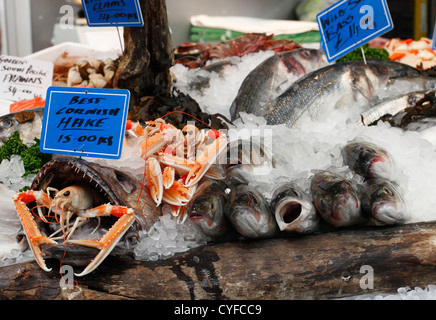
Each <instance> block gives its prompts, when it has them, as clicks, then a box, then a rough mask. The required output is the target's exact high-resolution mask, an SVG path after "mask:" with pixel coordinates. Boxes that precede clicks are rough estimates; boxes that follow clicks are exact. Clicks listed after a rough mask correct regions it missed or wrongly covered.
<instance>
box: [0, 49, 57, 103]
mask: <svg viewBox="0 0 436 320" xmlns="http://www.w3.org/2000/svg"><path fill="white" fill-rule="evenodd" d="M52 81H53V63H51V62H46V61H37V60H26V59H23V58H19V57H13V56H2V55H0V97H1V98H3V99H7V100H12V101H19V100H24V99H33V98H35V97H41V98H43V99H44V98H45V93H46V92H47V88H48V87H49V86H51V84H52Z"/></svg>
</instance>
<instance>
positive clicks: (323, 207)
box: [318, 199, 327, 211]
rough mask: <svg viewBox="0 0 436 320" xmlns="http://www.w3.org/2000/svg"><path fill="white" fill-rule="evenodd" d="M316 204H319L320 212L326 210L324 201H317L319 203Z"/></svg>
mask: <svg viewBox="0 0 436 320" xmlns="http://www.w3.org/2000/svg"><path fill="white" fill-rule="evenodd" d="M318 204H319V208H320V209H321V211H325V210H326V208H327V207H326V204H325V201H324V200H322V199H321V200H319V202H318Z"/></svg>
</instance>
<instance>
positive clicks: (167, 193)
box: [162, 181, 196, 207]
mask: <svg viewBox="0 0 436 320" xmlns="http://www.w3.org/2000/svg"><path fill="white" fill-rule="evenodd" d="M195 190H196V186H193V187H190V188H187V187H185V186H184V185H183V184H182V183H180V182H179V181H174V183H173V184H172V186H171V187H170V188H168V189H165V190H164V191H163V197H162V200H163V201H164V202H165V203H168V204H171V205H173V206H178V207H180V206H184V205H186V204H187V203H188V202H189V200H191V198H192V196H193V194H194V193H195Z"/></svg>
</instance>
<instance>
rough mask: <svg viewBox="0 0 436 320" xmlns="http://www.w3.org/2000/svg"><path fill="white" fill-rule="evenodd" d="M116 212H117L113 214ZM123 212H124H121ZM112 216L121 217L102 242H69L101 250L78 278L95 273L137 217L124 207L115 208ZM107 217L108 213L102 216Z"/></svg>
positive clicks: (76, 274)
mask: <svg viewBox="0 0 436 320" xmlns="http://www.w3.org/2000/svg"><path fill="white" fill-rule="evenodd" d="M112 211H115V212H112ZM120 211H122V212H120ZM110 214H111V215H114V216H118V215H121V217H120V218H119V219H118V220H117V222H115V223H114V225H113V226H112V227H111V228H110V229H109V230H108V231H107V232H106V233H105V235H104V236H103V237H101V239H100V240H69V241H68V242H69V243H73V244H77V245H81V246H85V247H92V248H96V249H99V250H100V252H99V253H98V254H97V256H96V257H95V258H94V259H93V260H92V261H91V262H90V263H89V264H88V265H87V266H86V268H85V269H84V270H83V271H82V272H81V273H74V274H75V276H76V277H83V276H85V275H87V274H88V273H90V272H92V271H94V270H95V269H96V268H97V267H98V266H99V265H100V264H101V263H102V262H103V261H104V259H105V258H106V257H107V256H108V255H109V253H111V251H112V249H113V248H114V247H115V246H116V245H117V244H118V242H119V241H120V240H121V238H122V237H123V235H124V234H125V233H126V231H127V230H128V229H129V228H130V226H131V225H132V224H133V223H134V222H135V215H134V213H133V210H132V209H127V208H124V207H119V206H113V207H112V209H111V210H110ZM102 215H107V212H106V213H104V214H102Z"/></svg>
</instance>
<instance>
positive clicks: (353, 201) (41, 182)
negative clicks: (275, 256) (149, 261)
mask: <svg viewBox="0 0 436 320" xmlns="http://www.w3.org/2000/svg"><path fill="white" fill-rule="evenodd" d="M262 50H270V51H271V52H269V53H260V54H263V56H262V59H259V60H253V61H256V63H254V62H253V65H252V66H251V70H250V72H248V73H246V72H244V73H243V72H241V75H242V74H244V77H241V79H239V82H232V83H230V84H228V85H229V86H232V89H233V90H234V91H233V92H234V93H235V94H234V95H232V94H229V93H228V90H226V89H227V88H228V87H226V88H218V89H216V91H217V94H216V95H215V96H214V99H215V100H214V101H212V102H213V103H212V107H214V103H215V102H216V105H217V107H216V109H213V108H211V109H209V111H210V110H213V113H212V112H209V111H205V107H204V104H203V101H197V99H196V98H195V99H194V98H192V97H191V96H190V92H183V91H182V90H181V89H180V88H189V90H193V91H196V93H197V94H198V96H201V95H202V94H203V93H204V92H205V89H204V88H206V87H207V88H209V89H213V86H214V85H216V83H217V82H216V81H212V80H211V79H212V76H213V77H217V78H220V80H221V82H222V83H225V82H227V79H228V77H229V75H228V74H229V73H233V74H234V73H238V72H240V69H238V68H239V66H240V65H241V64H242V62H241V61H242V59H243V57H244V56H245V55H247V54H248V53H257V52H259V51H262ZM176 54H178V56H177V62H178V64H179V65H176V66H175V67H177V68H174V73H177V72H181V70H182V68H186V69H189V72H192V73H191V75H192V77H191V79H194V80H195V81H194V82H191V83H189V84H188V85H187V86H185V87H183V86H178V81H180V82H181V81H184V80H186V79H184V78H183V76H184V75H185V74H186V73H182V76H179V75H177V74H175V78H174V87H173V95H172V97H149V96H145V97H143V98H142V99H141V101H140V104H139V105H137V106H135V108H134V109H133V111H134V112H135V113H134V114H130V115H129V117H130V120H128V122H127V127H126V133H125V138H126V139H125V142H124V143H125V146H126V149H127V151H124V149H123V152H125V153H129V155H128V156H126V158H123V160H120V161H119V162H121V161H124V163H123V166H124V167H125V166H129V162H128V161H129V160H132V159H133V160H135V161H137V160H138V159H139V163H140V164H141V166H139V167H138V168H131V170H129V173H126V172H124V171H123V170H121V169H120V167H122V166H121V164H120V163H119V162H117V161H116V160H114V161H113V162H107V163H108V164H107V165H103V164H97V163H96V162H97V161H96V162H93V160H91V159H89V160H84V159H81V158H74V157H63V156H54V158H53V159H52V160H51V161H49V162H48V163H46V164H45V165H44V166H43V167H42V168H41V170H40V171H39V172H38V173H37V175H36V177H35V178H34V180H33V183H32V184H31V186H30V190H27V191H19V190H14V193H15V195H14V196H13V199H11V200H10V201H11V202H12V203H13V204H14V205H15V208H16V211H17V213H18V215H17V217H18V218H19V222H20V224H21V225H22V227H23V232H24V234H25V236H26V239H27V241H28V244H29V247H30V249H31V251H32V253H33V255H34V257H35V260H36V262H37V263H38V265H39V266H40V267H41V268H42V269H43V270H46V271H48V270H50V269H49V268H48V267H47V265H46V262H45V259H48V258H55V259H57V260H59V261H61V263H68V264H71V265H74V266H80V267H84V269H83V270H82V271H81V272H79V273H76V276H85V275H87V274H89V273H91V272H93V271H94V270H95V269H96V268H97V267H98V266H99V265H100V264H101V263H102V262H103V261H104V260H105V259H106V257H107V256H108V255H110V254H118V253H119V254H125V255H129V256H131V255H134V254H136V253H138V252H141V251H144V252H145V251H146V250H143V249H144V247H146V246H147V245H148V243H149V242H147V241H145V240H147V239H151V238H153V241H155V242H159V241H161V240H159V239H157V238H158V237H157V234H161V235H164V237H165V236H167V235H166V234H165V232H160V233H159V232H156V231H152V232H151V231H150V230H152V229H153V228H152V227H153V225H154V223H155V222H157V221H159V222H160V225H161V226H165V223H166V222H165V221H166V220H165V219H162V217H163V215H165V214H167V215H169V216H170V218H168V217H166V219H167V218H168V219H167V220H174V221H177V225H179V226H183V225H189V226H192V228H193V229H195V230H197V231H198V232H200V233H201V234H203V235H204V236H205V238H206V239H207V241H208V242H209V243H214V242H218V241H233V240H235V239H238V240H241V239H265V238H271V237H291V238H292V237H294V236H295V235H298V236H300V237H304V236H307V235H309V234H314V233H319V232H331V231H332V230H336V229H337V228H346V227H351V226H353V227H358V226H368V225H370V226H373V225H376V226H386V225H392V224H404V223H409V222H410V221H411V220H412V218H413V217H412V212H411V211H415V210H416V208H417V205H416V204H414V203H413V204H412V206H411V203H412V202H414V200H415V198H416V197H417V196H419V190H418V191H415V190H414V188H416V186H417V185H418V183H417V182H416V180H418V178H415V176H414V174H415V173H416V171H414V170H415V169H416V168H415V167H416V164H411V163H412V161H411V160H409V159H410V158H411V156H410V157H409V155H407V150H401V151H398V150H396V149H394V150H395V152H394V153H390V152H389V153H388V151H387V150H390V148H384V147H385V146H389V145H390V144H389V143H390V142H389V138H392V137H399V138H398V139H404V141H406V142H405V143H406V145H407V146H408V147H409V148H410V147H411V146H413V147H415V142H416V148H415V149H413V151H414V152H415V153H416V150H418V148H420V147H422V146H424V147H426V148H428V152H424V151H422V153H420V154H419V155H417V157H419V156H420V157H424V158H425V159H426V161H427V162H425V163H426V164H425V166H426V167H425V168H424V169H423V170H427V171H429V170H428V168H431V167H432V165H434V163H435V162H434V160H433V157H432V153H434V145H433V144H432V143H431V140H428V139H427V138H426V137H425V136H423V135H421V133H422V131H423V128H424V127H425V128H433V127H436V122H435V121H434V116H435V114H436V113H435V112H434V110H435V102H436V100H435V98H434V92H435V91H434V87H435V84H436V80H434V78H431V77H429V76H427V75H425V74H424V73H422V72H421V71H419V70H417V69H416V68H413V67H411V66H408V65H405V64H403V63H400V62H398V60H397V61H384V62H380V61H378V60H368V61H367V64H365V63H363V62H347V63H335V64H330V65H327V64H326V62H325V61H324V60H323V57H322V52H321V51H319V50H313V49H305V48H301V47H300V46H299V45H298V44H295V43H293V42H280V41H272V40H271V36H266V35H260V34H249V35H245V36H244V37H241V38H237V39H234V40H232V41H229V42H225V43H221V44H218V45H209V44H183V45H182V46H180V47H179V48H177V50H176ZM229 57H233V58H235V57H237V59H231V60H230V59H229V60H227V58H229ZM249 58H250V57H247V60H248V59H249ZM211 59H221V60H220V61H218V62H215V63H213V64H208V65H206V62H208V61H210V60H211ZM224 59H225V60H224ZM260 60H262V61H261V62H260V63H257V62H258V61H260ZM399 61H401V60H399ZM116 69H117V61H114V60H107V61H99V60H96V59H87V58H84V57H68V56H67V55H66V54H64V55H63V56H61V57H60V58H59V60H58V61H57V63H56V64H55V70H56V72H55V74H56V77H55V79H54V84H55V85H64V86H87V87H99V88H111V87H112V78H113V75H114V73H115V71H116ZM196 72H198V77H197V73H196ZM212 74H213V75H212ZM245 75H246V76H245ZM202 77H203V78H202ZM229 82H230V81H229ZM224 95H227V97H226V98H228V97H229V98H228V101H230V103H227V102H226V103H224V104H225V108H223V109H222V110H221V109H220V108H219V107H218V105H219V102H220V101H221V100H224V98H223V99H221V96H224ZM210 100H213V99H210ZM33 103H41V104H42V102H41V101H33V102H32V103H29V105H32V106H33ZM27 106H28V102H23V103H21V104H18V105H16V106H15V107H17V108H27ZM14 110H15V109H14ZM17 110H18V109H17ZM342 115H343V116H344V119H342V118H341V116H342ZM42 116H43V108H41V107H39V108H34V109H32V110H25V111H17V112H14V113H10V114H8V115H6V116H3V117H1V119H0V130H1V131H0V147H1V144H2V143H3V142H4V141H5V140H7V139H8V138H9V137H10V136H11V135H12V134H13V133H14V132H17V131H18V133H19V135H20V137H21V139H22V140H23V142H24V143H25V144H30V143H32V142H33V139H34V138H35V137H39V135H40V131H41V125H42ZM227 116H229V117H231V119H232V121H230V120H227ZM332 119H333V120H338V119H339V120H345V121H338V123H337V124H336V123H331V122H334V121H332ZM191 120H192V122H190V121H191ZM194 120H195V121H194ZM379 120H383V121H388V123H383V122H382V121H379ZM326 124H327V125H326ZM391 126H392V127H396V126H398V127H401V128H404V129H405V130H406V131H403V130H401V129H398V128H392V127H391ZM379 127H380V128H381V129H380V128H379ZM349 128H351V129H350V131H348V132H347V131H346V130H348V129H349ZM242 129H246V131H244V132H242ZM379 129H380V130H383V131H380V132H383V133H378V132H377V130H379ZM391 129H392V130H391ZM267 130H270V132H271V141H268V136H263V137H262V139H259V140H257V139H255V137H256V138H257V136H258V133H259V132H260V133H261V134H264V135H266V134H265V132H266V131H267ZM329 130H331V131H332V132H329ZM389 130H390V131H389ZM411 130H414V132H412V133H410V132H409V131H411ZM386 132H389V134H387V135H386V137H384V136H383V134H384V133H386ZM233 134H236V138H235V137H234V136H232V135H233ZM335 134H336V135H338V134H339V137H336V136H335ZM403 135H404V137H403ZM406 138H407V139H408V140H407V139H406ZM414 139H415V140H414ZM379 142H380V143H381V144H378V143H379ZM268 143H269V144H270V145H268ZM381 146H383V147H381ZM405 149H407V147H405ZM411 152H412V151H411ZM129 157H130V158H129ZM124 159H127V160H124ZM407 161H409V162H407ZM432 161H433V162H432ZM118 166H119V167H118ZM344 168H345V169H344ZM411 168H413V169H411ZM398 171H400V172H401V174H399V175H397V172H398ZM402 175H404V176H405V178H404V179H403V177H402ZM428 183H431V181H430V182H428ZM426 186H427V185H424V186H423V189H424V188H427V187H426ZM17 189H18V188H17ZM9 198H10V196H9ZM423 198H424V196H422V197H421V198H418V200H417V202H418V203H419V202H423V201H422V199H423ZM430 205H431V203H430ZM411 208H412V210H411ZM189 230H192V229H189ZM153 232H154V233H153ZM171 236H172V237H173V238H174V237H175V236H174V235H173V234H172V235H171ZM167 240H168V239H167V238H164V239H163V240H162V241H161V242H162V243H163V242H164V241H167ZM150 243H151V241H150ZM138 244H141V249H140V250H136V251H135V248H136V247H137V246H138ZM135 252H136V253H135ZM174 252H176V253H178V252H181V250H180V249H179V248H177V249H174ZM170 253H171V252H170ZM170 253H168V252H165V254H161V255H160V256H162V257H168V256H170ZM147 254H149V253H147ZM156 256H157V255H155V257H156ZM138 259H141V257H140V258H138ZM48 265H49V264H48ZM49 266H50V265H49Z"/></svg>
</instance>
